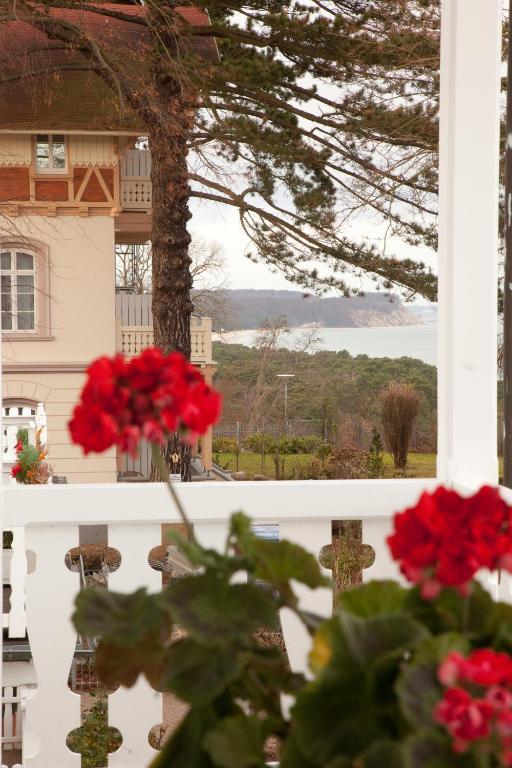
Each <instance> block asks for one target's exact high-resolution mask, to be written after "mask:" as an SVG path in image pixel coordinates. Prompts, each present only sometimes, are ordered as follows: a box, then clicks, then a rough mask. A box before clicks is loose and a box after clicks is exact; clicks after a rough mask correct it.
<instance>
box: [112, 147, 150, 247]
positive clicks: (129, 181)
mask: <svg viewBox="0 0 512 768" xmlns="http://www.w3.org/2000/svg"><path fill="white" fill-rule="evenodd" d="M152 201H153V191H152V187H151V152H150V151H149V150H148V149H128V150H127V151H126V152H125V153H124V154H123V155H121V157H120V159H119V202H120V213H119V214H118V215H117V216H116V219H115V227H116V242H119V243H126V244H130V243H145V242H147V241H148V240H149V238H150V237H151V228H152V216H151V208H152Z"/></svg>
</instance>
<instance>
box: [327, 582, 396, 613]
mask: <svg viewBox="0 0 512 768" xmlns="http://www.w3.org/2000/svg"><path fill="white" fill-rule="evenodd" d="M407 594H408V590H406V589H404V588H403V587H401V586H400V585H399V584H397V583H396V582H395V581H370V582H368V584H363V585H362V586H361V587H356V588H355V589H350V590H348V591H346V592H342V593H341V595H339V597H338V605H339V607H340V608H343V609H344V610H345V611H347V612H348V613H353V614H354V615H355V616H359V617H360V618H363V619H364V618H369V617H370V616H378V615H380V614H382V613H399V612H401V611H402V609H403V606H404V603H405V599H406V597H407Z"/></svg>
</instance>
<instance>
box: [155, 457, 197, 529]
mask: <svg viewBox="0 0 512 768" xmlns="http://www.w3.org/2000/svg"><path fill="white" fill-rule="evenodd" d="M151 455H152V458H153V462H154V463H155V466H156V468H157V469H158V474H159V475H160V479H161V481H162V482H163V483H165V484H166V485H167V488H168V489H169V493H170V494H171V498H172V500H173V501H174V503H175V505H176V509H177V510H178V513H179V515H180V517H181V519H182V521H183V525H184V526H185V528H186V531H187V535H188V537H189V540H190V541H194V542H195V540H196V537H195V535H194V529H193V527H192V523H191V522H190V520H189V519H188V517H187V513H186V512H185V507H184V506H183V504H182V503H181V499H180V498H179V496H178V494H177V493H176V488H175V487H174V483H173V482H172V480H171V478H170V477H169V469H168V467H167V465H166V463H165V459H164V457H163V456H162V453H161V451H160V448H159V446H158V445H156V444H155V443H152V444H151Z"/></svg>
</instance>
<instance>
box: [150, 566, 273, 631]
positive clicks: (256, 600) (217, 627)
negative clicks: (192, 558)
mask: <svg viewBox="0 0 512 768" xmlns="http://www.w3.org/2000/svg"><path fill="white" fill-rule="evenodd" d="M162 600H163V601H164V602H165V604H166V606H167V607H168V608H169V609H170V611H171V613H172V616H173V618H174V619H175V620H176V622H177V623H179V624H180V625H181V626H182V627H183V628H184V629H185V630H187V632H189V633H190V635H191V636H193V637H194V638H195V639H196V640H197V641H198V642H202V643H206V644H207V645H211V644H225V643H230V642H233V641H235V640H240V639H243V638H246V637H248V636H250V635H252V634H253V633H254V632H256V631H257V630H258V629H261V628H268V629H275V628H276V627H277V626H278V616H277V606H276V602H275V600H274V597H273V596H272V595H271V594H270V593H269V592H267V591H265V590H263V589H261V588H260V587H257V586H256V585H254V584H230V583H229V582H228V581H227V580H226V579H223V578H221V577H219V576H218V575H217V574H215V573H211V572H208V573H204V574H202V575H201V576H191V577H184V578H182V579H179V580H178V581H176V582H174V583H172V584H171V585H170V586H169V587H168V588H167V590H166V591H165V592H164V593H163V595H162Z"/></svg>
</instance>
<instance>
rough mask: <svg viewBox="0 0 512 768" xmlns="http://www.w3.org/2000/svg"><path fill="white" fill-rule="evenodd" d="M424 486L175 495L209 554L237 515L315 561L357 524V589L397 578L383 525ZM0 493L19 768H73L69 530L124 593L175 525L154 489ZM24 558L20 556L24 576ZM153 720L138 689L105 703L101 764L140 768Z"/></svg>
mask: <svg viewBox="0 0 512 768" xmlns="http://www.w3.org/2000/svg"><path fill="white" fill-rule="evenodd" d="M434 485H435V481H433V480H374V481H359V480H349V481H297V482H280V483H276V482H267V483H258V482H248V483H225V484H221V483H197V484H195V483H194V484H184V485H182V486H179V488H178V492H179V493H180V495H181V497H182V499H183V502H184V504H185V506H186V508H187V509H188V510H189V514H190V517H191V519H192V521H193V523H194V527H195V530H196V533H197V536H198V538H199V539H200V540H201V541H202V542H204V543H205V544H207V545H208V546H210V547H215V548H220V547H221V546H222V545H223V542H224V539H225V535H226V530H227V523H228V517H229V513H230V511H233V510H237V509H241V508H242V509H244V510H245V511H246V512H247V513H248V514H249V515H250V516H251V517H252V518H253V519H254V520H255V521H257V522H261V523H270V522H271V523H277V524H278V525H279V531H280V536H281V537H283V538H287V539H290V540H292V541H296V542H298V543H300V544H301V545H302V546H304V547H305V548H306V549H308V550H309V551H311V552H313V553H314V554H315V555H317V556H318V554H319V552H320V550H321V549H322V548H323V547H324V546H328V545H329V544H330V543H331V530H332V521H333V520H342V519H349V520H361V521H362V529H363V543H365V544H368V545H370V546H371V547H373V549H374V551H375V562H374V564H373V565H372V566H371V567H369V568H368V569H367V570H366V571H365V572H364V578H365V579H372V578H387V577H396V576H398V574H397V569H396V567H395V564H394V563H393V562H392V560H391V559H390V557H389V554H388V551H387V547H386V545H385V539H386V536H387V534H388V532H389V530H390V525H391V516H392V514H393V513H394V512H395V511H396V510H398V509H402V508H403V507H405V506H407V505H409V504H411V503H413V502H415V501H416V499H417V498H418V496H419V494H420V492H421V491H423V490H424V489H431V488H432V487H433V486H434ZM2 494H3V499H4V525H5V526H7V527H12V528H15V529H16V530H17V531H20V532H23V533H24V536H25V541H24V542H23V535H22V533H19V534H18V538H17V543H16V545H15V547H14V549H13V555H12V560H11V576H10V578H11V586H12V588H13V595H14V600H13V603H12V604H11V611H10V613H13V611H14V612H15V613H16V617H17V618H16V620H17V621H18V625H17V627H18V628H17V631H18V632H19V633H22V632H23V634H24V624H23V622H20V621H19V618H20V614H21V616H22V618H24V613H23V601H24V602H25V605H26V627H27V631H28V637H29V639H30V648H31V654H32V659H33V664H34V666H35V675H36V678H37V683H38V685H37V690H36V691H34V690H32V691H30V695H29V698H28V699H27V701H26V702H25V726H24V731H23V765H24V766H26V767H27V768H42V767H43V766H50V765H51V766H59V768H71V767H72V766H79V764H80V763H79V759H80V758H79V756H78V755H75V754H73V753H71V752H70V751H69V750H68V748H67V747H66V737H67V735H68V734H69V733H70V731H72V730H73V729H74V728H77V727H78V726H79V725H80V698H79V697H78V696H77V695H76V694H74V693H72V692H71V691H70V690H69V688H68V676H69V671H70V667H71V663H72V659H73V654H74V651H75V643H76V633H75V631H74V629H73V627H72V626H71V623H70V620H69V617H70V615H71V612H72V606H73V600H74V597H75V595H76V593H77V591H78V590H79V575H78V574H77V573H72V572H70V571H69V570H68V569H67V567H66V565H65V555H66V553H67V552H68V551H69V550H70V549H71V548H72V547H75V546H77V545H78V543H79V539H78V527H79V525H98V524H105V523H106V524H107V525H108V544H109V546H110V547H113V548H116V549H118V550H119V552H120V553H121V558H122V560H121V566H120V567H119V569H118V570H117V571H115V572H114V573H112V574H110V576H109V587H110V588H112V589H115V590H117V591H126V592H128V591H132V590H134V589H136V588H138V587H141V586H145V587H147V588H148V589H150V590H153V591H154V590H158V589H160V588H161V575H160V573H159V572H157V571H155V570H153V569H152V568H151V567H150V566H149V564H148V553H149V551H150V550H151V549H152V548H153V547H154V546H156V545H158V544H159V543H160V541H161V525H162V524H163V523H169V522H178V517H177V514H176V511H175V510H174V509H173V507H172V505H171V503H170V501H169V499H168V496H167V490H166V489H165V487H164V486H162V485H160V484H145V485H140V486H138V485H135V486H123V485H69V486H47V487H45V488H38V487H36V486H24V487H21V488H20V487H16V486H4V488H3V490H2ZM25 552H27V553H30V554H29V555H28V559H29V561H30V563H31V567H30V568H29V570H30V573H29V574H28V575H27V568H26V556H25ZM13 563H14V564H13ZM20 564H21V567H20ZM300 597H301V600H302V604H303V605H304V607H306V608H309V609H310V610H314V611H316V612H317V613H320V614H323V615H328V614H329V613H330V610H331V606H332V593H331V590H329V589H323V590H317V591H315V592H311V591H310V590H308V589H306V588H302V589H301V590H300ZM9 615H10V614H9ZM282 623H283V631H284V635H285V641H286V647H287V650H288V654H289V657H290V662H291V664H292V666H293V667H294V668H295V669H305V667H306V656H307V650H308V645H309V639H308V637H307V635H306V634H305V633H304V632H303V630H302V628H301V627H300V626H299V625H298V624H297V623H296V620H295V618H294V617H293V616H292V615H290V614H286V613H283V616H282ZM8 626H9V627H10V626H11V624H10V619H9V621H8ZM13 629H14V618H13ZM17 682H18V683H19V685H23V684H24V682H26V681H23V680H21V679H20V680H19V681H17ZM161 722H162V697H161V694H159V693H156V692H155V691H154V690H152V689H151V688H150V687H149V685H148V684H147V683H146V682H144V681H142V680H140V681H139V682H138V683H137V685H136V686H134V688H132V689H130V690H121V689H120V690H118V691H117V692H116V693H114V694H112V695H111V696H110V697H109V723H110V725H111V726H113V727H116V728H118V729H119V730H120V731H121V733H122V736H123V743H122V746H121V747H120V749H119V750H118V751H117V752H116V753H114V754H112V755H111V756H110V758H109V766H117V767H118V768H120V767H121V766H122V768H131V766H133V767H134V768H135V766H137V768H141V766H144V765H146V764H148V763H149V760H150V759H151V757H152V755H153V754H154V752H153V749H152V748H151V747H150V746H149V744H148V733H149V731H150V729H151V728H152V727H153V726H154V725H156V724H158V723H161Z"/></svg>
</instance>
